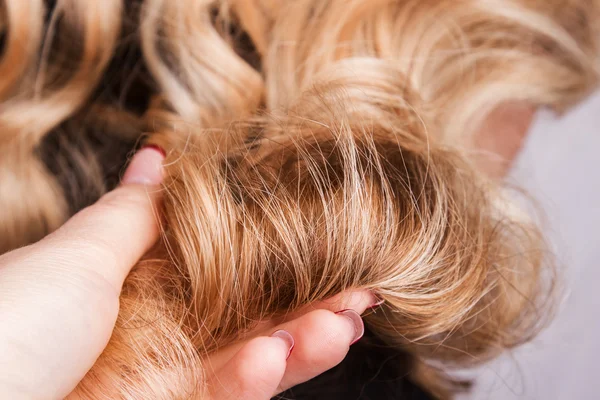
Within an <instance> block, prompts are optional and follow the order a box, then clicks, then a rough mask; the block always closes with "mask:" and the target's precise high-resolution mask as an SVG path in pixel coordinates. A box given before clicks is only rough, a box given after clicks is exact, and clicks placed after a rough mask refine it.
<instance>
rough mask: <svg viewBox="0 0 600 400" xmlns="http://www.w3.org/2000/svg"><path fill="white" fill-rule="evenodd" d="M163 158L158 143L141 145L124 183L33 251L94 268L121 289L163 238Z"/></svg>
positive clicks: (70, 263) (50, 257)
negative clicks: (159, 208) (160, 204)
mask: <svg viewBox="0 0 600 400" xmlns="http://www.w3.org/2000/svg"><path fill="white" fill-rule="evenodd" d="M163 159H164V153H163V152H162V150H160V149H158V148H155V147H146V148H143V149H142V150H140V151H139V152H138V153H137V154H136V155H135V156H134V157H133V159H132V161H131V163H130V165H129V167H128V169H127V171H126V172H125V175H124V176H123V180H122V184H121V186H119V187H118V188H117V189H115V190H113V191H112V192H109V193H107V194H106V195H104V196H103V197H102V198H101V199H100V200H99V201H98V202H97V203H96V204H94V205H92V206H90V207H88V208H86V209H84V210H82V211H80V212H79V213H77V214H76V215H75V216H73V218H71V219H70V220H69V221H68V222H67V223H66V224H64V225H63V226H62V227H61V228H60V229H58V230H57V231H56V232H54V233H53V234H51V235H49V236H48V237H47V238H45V239H43V240H42V241H40V242H39V243H37V244H35V245H33V246H31V247H30V249H28V250H35V251H36V254H37V257H42V258H45V259H52V260H56V261H59V263H60V264H62V265H80V266H81V268H90V269H93V271H94V272H95V273H96V274H99V275H101V276H102V277H103V278H104V279H105V280H106V281H107V282H108V283H109V284H110V285H111V286H112V287H113V288H114V289H115V290H116V291H117V293H118V292H120V289H121V286H122V284H123V281H124V280H125V277H126V276H127V274H128V273H129V271H130V270H131V268H132V267H133V265H134V264H135V263H136V262H137V261H138V260H139V259H140V257H142V256H143V255H144V254H145V253H146V252H147V251H148V250H149V249H150V247H151V246H152V245H153V244H154V243H155V242H156V240H157V238H158V221H159V217H158V211H157V205H158V200H159V197H160V196H159V194H160V189H159V187H158V184H159V183H160V182H161V181H162V160H163ZM37 257H36V258H37ZM51 265H52V264H51Z"/></svg>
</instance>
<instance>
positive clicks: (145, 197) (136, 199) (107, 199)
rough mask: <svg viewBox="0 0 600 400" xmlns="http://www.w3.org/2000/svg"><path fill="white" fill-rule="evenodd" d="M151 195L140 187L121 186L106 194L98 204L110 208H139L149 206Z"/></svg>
mask: <svg viewBox="0 0 600 400" xmlns="http://www.w3.org/2000/svg"><path fill="white" fill-rule="evenodd" d="M149 196H150V195H149V194H148V193H147V192H146V191H144V190H142V189H140V188H139V187H120V188H118V189H116V190H113V191H112V192H109V193H107V194H105V195H104V196H103V197H102V198H101V200H100V201H99V202H98V204H97V205H98V206H99V207H102V208H105V209H108V210H115V209H128V210H129V209H138V208H140V207H147V206H148V203H149Z"/></svg>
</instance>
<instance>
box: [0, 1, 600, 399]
mask: <svg viewBox="0 0 600 400" xmlns="http://www.w3.org/2000/svg"><path fill="white" fill-rule="evenodd" d="M12 3H17V0H15V1H8V2H6V4H5V10H8V12H5V13H4V14H2V15H6V17H5V18H4V20H5V21H8V25H7V26H8V27H9V28H8V30H7V32H9V33H10V32H13V30H14V29H15V28H14V27H13V28H11V23H12V21H13V17H11V14H10V12H12V11H10V10H11V7H17V6H15V5H13V4H12ZM59 3H61V4H63V3H64V4H63V6H65V5H66V4H67V3H69V4H70V3H73V4H79V3H80V2H77V1H71V2H66V1H65V2H59ZM27 4H32V5H34V4H38V3H37V2H34V1H30V2H28V3H27ZM98 4H100V3H98ZM38 5H39V4H38ZM111 7H114V8H111ZM96 8H97V9H98V10H96V11H98V12H99V10H102V11H103V12H101V13H100V14H99V15H100V16H104V17H105V18H104V19H102V18H101V17H93V16H92V14H91V11H89V10H88V9H87V8H86V7H81V12H84V11H85V10H88V11H87V12H90V15H89V16H88V17H85V15H87V14H85V15H83V14H82V15H79V14H76V13H73V15H71V14H69V15H70V18H66V19H65V23H67V22H66V21H70V22H69V23H72V24H73V25H74V26H78V25H77V24H78V23H80V24H82V25H83V26H84V31H85V32H86V36H85V37H92V38H93V37H94V36H93V34H92V33H93V32H95V31H94V30H93V28H97V29H102V30H103V32H105V33H106V32H109V33H110V35H109V38H113V39H111V40H108V41H102V43H96V42H93V41H92V39H90V41H86V42H85V43H86V44H87V45H89V46H90V47H89V49H88V48H87V47H86V48H85V49H87V50H84V51H82V53H81V54H83V56H82V57H83V58H84V59H85V60H87V61H89V60H91V59H94V60H100V61H99V62H97V63H93V64H89V63H87V62H84V61H82V62H81V64H78V65H79V66H78V67H77V71H78V74H79V75H76V76H78V77H79V78H78V79H75V78H72V79H74V80H71V79H69V80H68V81H67V83H65V84H64V85H65V86H60V87H59V89H52V91H50V92H49V93H51V95H50V94H49V95H48V96H50V97H48V98H51V99H54V98H55V96H63V95H64V96H66V97H65V98H66V99H71V100H70V101H69V102H68V103H69V104H70V108H68V109H67V108H64V109H63V108H61V110H62V111H63V113H62V114H61V113H56V112H55V111H52V110H53V109H52V108H51V107H49V108H48V109H47V110H48V111H47V112H48V113H50V114H51V115H52V117H53V118H55V119H48V120H47V122H46V125H44V126H43V127H42V126H39V127H37V128H36V132H38V134H37V135H26V134H25V133H23V130H22V128H19V129H17V128H15V129H14V130H12V131H6V130H5V131H6V132H13V133H12V136H13V138H14V140H15V141H17V142H19V143H27V144H28V145H29V148H31V146H33V145H35V143H36V141H39V138H40V137H41V135H42V134H43V133H45V132H47V131H48V130H49V129H50V128H51V125H53V124H56V123H58V122H59V120H62V119H64V118H67V117H68V116H69V115H70V114H71V113H73V112H74V111H75V109H76V108H77V107H79V106H80V105H81V104H82V102H83V100H84V99H85V98H86V97H87V96H88V95H89V93H90V91H91V88H92V87H94V85H95V84H96V82H97V81H98V79H99V77H98V76H99V73H100V72H101V71H102V69H103V68H104V66H105V65H106V63H107V62H108V61H107V58H106V57H108V56H105V54H106V55H108V54H110V51H111V48H112V46H114V43H113V40H114V38H115V37H116V34H117V32H118V28H117V27H116V26H117V25H118V23H116V22H115V21H118V20H119V18H120V6H119V2H118V1H116V0H114V1H111V2H108V3H106V5H105V3H102V6H100V5H97V6H96ZM59 10H62V12H65V13H67V8H59ZM55 12H57V11H55ZM598 16H600V4H598V2H597V1H583V0H581V1H577V0H553V1H547V0H546V1H535V0H519V1H517V0H504V1H501V0H495V1H489V2H481V1H467V0H464V1H459V0H442V1H440V0H435V1H433V0H431V1H429V0H418V1H391V0H348V1H339V0H329V1H319V0H296V1H285V0H279V1H275V0H262V1H259V0H257V1H244V0H239V1H233V0H232V1H199V0H181V1H176V2H173V1H167V0H145V1H144V2H143V3H142V12H141V14H140V17H139V40H140V43H141V49H142V52H143V61H144V63H145V65H146V67H147V68H148V70H149V73H150V74H151V76H152V78H153V80H154V82H155V85H156V88H155V89H156V93H157V95H156V96H155V97H154V98H153V101H152V103H151V104H150V107H149V108H148V110H147V111H146V112H145V114H144V115H143V117H141V119H142V120H143V121H144V123H145V125H146V128H147V130H148V131H149V133H150V134H149V139H148V140H149V141H150V142H151V143H156V144H159V145H161V146H162V147H163V148H165V149H167V152H168V156H167V159H166V160H165V167H166V179H165V182H164V184H163V187H162V189H161V190H163V191H164V216H165V217H164V221H163V228H164V229H163V230H164V235H163V238H162V240H161V242H160V243H159V244H158V245H157V247H156V249H155V250H154V251H153V252H152V253H151V254H149V255H148V256H147V257H146V259H144V260H143V261H141V262H140V263H139V265H137V266H136V267H135V268H134V270H133V271H132V273H131V275H130V276H129V278H128V279H127V281H126V283H125V286H124V289H123V294H122V297H121V313H120V318H119V321H118V323H117V327H116V329H115V331H114V334H113V338H112V339H111V342H110V343H109V346H108V347H107V349H106V351H105V352H104V354H103V355H102V356H101V358H100V359H99V360H98V363H97V365H96V366H95V367H94V368H93V369H92V370H91V371H90V373H89V374H88V375H87V376H86V378H85V379H84V380H83V381H82V383H81V384H80V386H79V387H78V389H77V391H76V393H77V394H79V395H81V396H83V397H84V398H127V399H139V398H161V399H162V398H165V399H169V398H188V397H190V396H192V397H202V396H203V395H204V394H203V391H204V387H203V385H202V380H203V369H202V359H203V357H204V356H205V355H206V354H207V353H209V352H211V351H213V350H215V349H218V348H219V347H221V346H224V345H226V344H228V343H231V342H233V341H236V340H239V339H240V338H241V337H243V335H244V333H245V332H247V331H248V330H250V329H251V328H252V327H253V326H254V325H255V324H256V323H257V321H259V320H261V319H265V318H278V317H283V316H285V314H287V313H289V312H293V311H295V310H298V309H299V308H301V307H303V306H305V305H307V304H309V303H311V302H314V301H317V300H321V299H324V298H327V297H329V296H332V295H335V294H337V293H339V292H341V291H343V290H347V289H355V288H362V289H370V290H373V291H375V292H376V293H378V294H379V295H380V296H381V297H382V298H383V299H384V300H385V303H384V305H383V306H382V312H378V313H377V314H373V315H368V316H367V317H366V323H367V325H368V326H369V327H370V329H372V330H373V331H374V332H375V333H376V334H377V335H378V336H379V337H381V338H382V339H383V340H384V341H385V342H386V343H387V344H388V345H389V346H392V347H395V348H400V349H402V350H403V351H406V352H408V353H410V354H411V355H412V356H413V357H414V358H415V359H416V360H418V361H419V363H418V366H417V367H416V368H415V370H414V371H413V377H414V379H415V380H417V381H418V382H419V383H421V384H423V385H424V386H425V387H426V388H427V389H428V390H429V391H431V392H432V393H434V394H435V395H436V396H437V397H440V398H447V397H450V396H451V394H452V393H453V392H454V391H456V390H458V389H459V387H458V386H457V385H455V383H454V382H453V381H452V380H451V379H449V378H447V377H444V371H445V370H447V369H448V368H451V367H456V366H469V365H473V364H477V363H480V362H483V361H485V360H488V359H489V358H490V357H494V356H496V355H497V354H499V353H500V352H502V351H504V350H506V349H510V348H512V347H514V346H516V345H518V344H520V343H522V342H524V341H526V340H529V339H530V338H531V337H532V336H533V335H535V334H536V333H537V332H538V330H539V328H540V327H541V326H542V325H543V322H544V321H545V320H546V318H547V316H548V315H549V308H550V303H551V302H550V301H549V300H550V299H551V295H550V294H551V289H552V268H551V262H550V263H545V261H547V260H546V257H545V256H546V255H547V250H546V249H545V247H544V245H543V240H542V238H541V235H540V233H539V231H538V230H537V229H536V227H535V226H534V224H533V223H532V222H531V221H529V219H527V218H524V217H523V215H522V214H521V213H519V212H514V211H513V210H514V206H513V205H512V202H511V201H510V200H509V199H508V198H507V197H506V196H505V195H504V194H503V189H502V187H501V186H499V185H498V183H497V182H494V181H492V180H490V179H489V178H487V177H486V176H485V175H484V174H483V173H481V172H480V171H479V170H478V169H477V167H476V165H475V163H474V162H473V161H472V159H471V157H470V152H471V151H472V150H473V147H474V139H473V135H474V132H475V131H476V128H477V126H478V125H479V124H480V123H481V121H482V119H483V118H484V117H485V115H486V114H488V113H489V112H491V111H492V110H493V109H495V108H496V107H498V106H500V105H502V104H504V103H506V102H510V101H525V102H528V103H531V104H534V105H536V106H549V107H552V108H553V109H555V110H557V111H562V110H564V109H566V108H568V107H569V106H571V105H573V104H575V103H576V102H577V101H579V100H580V99H581V98H583V97H584V96H585V95H586V94H587V93H589V91H590V90H591V89H592V88H593V87H594V85H595V83H596V80H597V77H598V63H597V61H598V60H597V50H598V42H597V41H598V39H599V36H598V27H597V26H595V25H594V23H593V21H595V18H597V17H598ZM86 18H88V19H86ZM113 19H114V20H113ZM5 25H6V24H4V25H0V26H5ZM14 32H17V31H16V30H14ZM240 32H243V33H244V34H245V35H247V37H249V40H250V41H251V43H252V45H253V48H251V49H248V48H247V47H248V45H247V44H246V45H245V46H246V48H244V45H243V44H240V43H241V42H242V41H241V39H240ZM40 35H41V34H40ZM88 35H89V36H88ZM7 38H8V40H9V41H7V44H6V45H5V52H4V53H3V54H4V56H3V58H2V59H1V60H0V62H1V63H2V64H0V67H1V66H2V65H4V62H6V60H5V59H4V57H5V56H6V55H8V54H11V53H9V51H8V50H9V49H10V46H9V43H11V42H10V38H11V36H10V34H9V35H8V36H7ZM36 43H37V42H36ZM94 43H95V44H94ZM37 46H38V45H33V48H37ZM64 46H66V47H67V49H68V47H69V46H68V45H64ZM55 51H56V53H57V54H60V53H61V52H66V50H64V49H63V47H62V46H57V47H56V48H55ZM90 54H94V56H93V57H92V56H91V55H90ZM248 54H252V57H253V59H254V60H259V61H258V62H259V65H258V66H256V67H255V68H253V67H252V66H251V65H250V64H249V59H250V57H249V56H248ZM88 57H89V59H88ZM22 62H23V64H24V65H29V63H31V62H32V61H27V60H24V61H22ZM92 65H93V66H94V67H93V68H92ZM86 66H87V69H86ZM14 74H16V73H14ZM11 79H12V78H11ZM17 79H23V78H22V77H15V78H14V80H15V81H16V80H17ZM24 82H26V83H24V84H23V85H24V87H25V88H30V87H31V83H30V82H29V83H27V81H24ZM69 84H72V85H74V88H79V89H78V90H75V89H70V90H73V92H71V91H64V92H61V90H64V87H67V88H70V86H69ZM2 87H3V86H2ZM23 90H24V89H20V90H17V89H15V90H14V91H13V92H11V94H10V95H7V97H3V98H2V99H5V98H6V99H9V100H6V101H4V100H3V101H4V102H3V103H2V107H3V108H2V109H1V110H0V124H2V127H4V126H9V125H8V122H4V121H7V119H5V118H8V117H5V115H8V116H10V115H12V114H10V112H9V111H11V110H17V109H18V108H17V106H18V104H19V103H14V107H15V108H11V107H12V106H13V102H14V101H16V100H12V99H15V98H17V99H18V98H19V97H18V96H16V94H18V93H27V92H26V91H23ZM0 94H2V92H0ZM15 96H16V97H15ZM24 96H25V97H24V98H26V99H27V101H29V102H31V101H34V104H35V105H36V106H39V107H41V108H40V109H44V110H46V108H44V106H43V104H46V103H45V101H46V100H45V99H46V97H42V100H39V98H37V97H35V96H34V97H32V96H29V97H27V96H26V95H24ZM60 98H62V97H60ZM32 99H37V100H32ZM5 104H6V106H5ZM48 104H54V103H53V102H48ZM9 106H10V107H9ZM7 110H8V111H7ZM15 112H16V111H15ZM15 115H17V114H15ZM36 126H37V125H36ZM17 165H19V166H21V165H25V164H24V163H22V162H16V161H15V162H11V163H10V164H9V167H10V168H11V169H13V168H16V166H17ZM27 165H29V164H27ZM28 168H29V167H28ZM43 179H44V181H45V182H52V179H51V178H49V177H44V178H43ZM28 182H33V180H30V181H28ZM35 185H37V184H35ZM39 203H40V204H39V205H38V207H42V206H44V207H49V208H50V209H51V210H58V209H60V208H59V207H60V204H61V203H60V200H55V199H53V198H52V197H50V196H47V197H44V198H43V201H40V202H39ZM33 208H34V207H33V206H31V207H30V208H28V209H33ZM48 215H50V214H48ZM14 220H15V221H16V218H15V219H14ZM21 225H22V224H21ZM21 225H19V226H21Z"/></svg>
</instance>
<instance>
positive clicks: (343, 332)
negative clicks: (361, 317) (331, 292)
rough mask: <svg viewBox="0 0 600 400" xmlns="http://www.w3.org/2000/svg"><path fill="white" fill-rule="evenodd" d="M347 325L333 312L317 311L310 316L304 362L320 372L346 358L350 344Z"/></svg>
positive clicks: (306, 326)
mask: <svg viewBox="0 0 600 400" xmlns="http://www.w3.org/2000/svg"><path fill="white" fill-rule="evenodd" d="M347 325H348V324H347V323H346V322H345V321H343V320H340V318H339V316H338V315H336V314H335V313H333V312H331V311H327V310H317V311H313V312H312V313H310V314H308V315H307V320H306V323H305V325H304V329H305V332H306V336H307V339H305V343H307V346H306V349H305V351H304V352H303V354H304V358H305V360H304V361H305V362H306V363H308V364H310V365H313V366H314V367H315V369H319V370H323V369H329V368H331V367H334V366H335V365H337V364H339V363H340V362H341V361H342V360H343V359H344V357H346V354H347V353H348V348H349V344H350V340H349V335H350V333H349V332H348V329H349V328H348V326H347ZM315 336H317V337H318V340H315ZM308 337H310V338H311V339H308Z"/></svg>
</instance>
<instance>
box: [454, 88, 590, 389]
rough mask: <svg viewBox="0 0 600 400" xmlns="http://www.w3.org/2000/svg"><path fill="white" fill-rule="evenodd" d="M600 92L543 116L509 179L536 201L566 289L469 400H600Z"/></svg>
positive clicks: (486, 371) (488, 369)
mask: <svg viewBox="0 0 600 400" xmlns="http://www.w3.org/2000/svg"><path fill="white" fill-rule="evenodd" d="M599 132H600V94H596V95H595V96H592V98H590V99H589V100H588V101H586V102H585V103H584V104H582V105H580V106H579V107H577V108H576V109H574V110H572V111H571V112H570V113H569V114H567V115H565V116H563V117H561V118H556V117H554V116H553V115H552V114H550V113H549V112H545V111H543V112H540V113H539V114H538V115H537V117H536V121H535V123H534V126H533V129H532V131H531V133H530V135H529V136H528V138H527V140H526V143H525V146H524V149H523V151H522V152H521V154H520V155H519V158H518V160H517V163H516V165H515V167H514V168H513V171H512V174H511V178H510V180H511V181H512V182H516V183H518V184H519V185H520V186H521V187H524V188H526V189H527V191H528V192H529V193H531V194H532V195H533V196H534V197H535V198H536V200H538V201H539V204H540V205H541V207H542V209H543V210H544V213H545V217H546V219H547V222H546V225H547V229H546V231H547V232H546V233H547V236H548V238H549V239H550V241H551V242H552V244H553V247H554V251H555V252H556V254H557V256H558V259H559V267H560V268H561V271H562V274H563V282H564V283H563V286H565V287H566V291H565V293H564V300H563V301H562V303H561V307H560V309H559V311H558V315H557V317H556V319H555V320H554V322H553V323H552V325H551V326H550V327H549V328H548V329H547V330H546V331H544V332H543V333H542V334H541V335H540V336H539V337H538V338H537V339H536V340H535V341H534V342H532V343H530V344H528V345H526V346H523V347H521V348H519V349H517V350H516V351H514V352H512V354H509V355H507V356H506V357H503V358H501V359H500V360H497V361H496V362H493V363H491V364H489V365H487V366H485V367H483V368H481V369H480V370H479V371H478V378H477V386H476V388H475V390H474V392H473V393H472V394H470V395H468V396H465V399H469V400H471V399H476V400H512V399H527V400H571V399H573V400H574V399H578V400H588V399H592V400H593V399H600V312H599V311H600V285H599V284H600V266H599V264H600V169H599V167H598V164H600V162H599V159H598V157H599V150H600V135H599Z"/></svg>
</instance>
